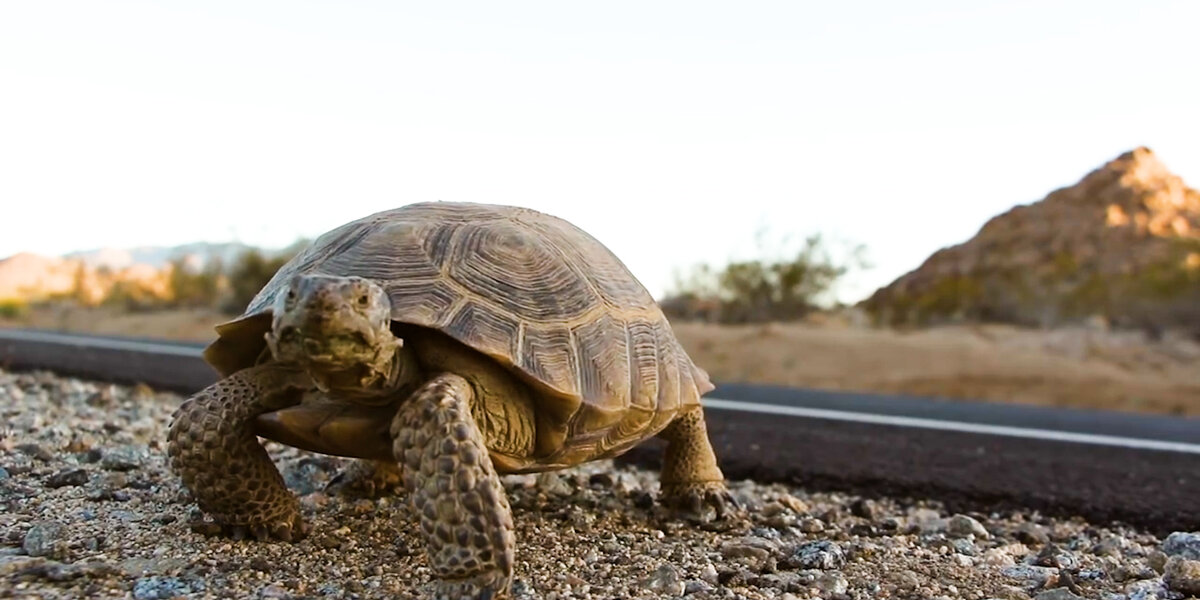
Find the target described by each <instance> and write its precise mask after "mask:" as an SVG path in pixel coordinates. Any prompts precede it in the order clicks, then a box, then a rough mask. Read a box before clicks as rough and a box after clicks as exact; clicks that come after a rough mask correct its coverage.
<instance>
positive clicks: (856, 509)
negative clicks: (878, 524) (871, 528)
mask: <svg viewBox="0 0 1200 600" xmlns="http://www.w3.org/2000/svg"><path fill="white" fill-rule="evenodd" d="M880 512H881V511H880V510H879V504H878V503H877V502H875V501H874V500H870V499H867V498H859V499H858V500H855V501H854V503H853V504H851V505H850V514H852V515H854V516H856V517H862V518H864V519H870V520H872V521H874V520H875V519H877V518H879V515H880Z"/></svg>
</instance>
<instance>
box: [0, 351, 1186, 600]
mask: <svg viewBox="0 0 1200 600" xmlns="http://www.w3.org/2000/svg"><path fill="white" fill-rule="evenodd" d="M180 401H181V397H180V396H178V395H176V394H170V393H158V392H154V391H152V390H149V389H148V388H145V387H144V386H134V387H128V386H116V385H110V384H103V383H93V382H88V381H81V380H76V379H70V378H63V377H57V376H54V375H51V374H48V373H12V372H6V371H4V370H0V417H2V418H3V419H5V423H6V425H5V428H4V429H3V433H2V436H0V468H2V470H0V598H10V597H12V598H46V599H53V600H57V599H67V598H100V599H109V598H112V599H118V598H120V599H127V598H134V599H135V600H141V599H157V598H171V599H172V600H174V599H176V598H187V599H191V598H356V599H364V600H365V599H375V598H401V599H405V600H408V599H415V598H422V597H425V594H426V593H427V592H428V590H429V584H430V581H431V579H432V577H433V575H432V572H431V570H430V568H429V566H428V563H427V562H426V558H425V552H424V546H423V544H422V542H421V540H420V539H419V538H418V537H417V533H416V529H415V528H413V527H412V526H411V523H412V522H413V516H414V515H413V514H412V512H411V510H410V509H409V507H408V505H407V503H406V502H404V499H403V496H402V495H399V494H397V495H391V496H385V497H382V498H378V499H373V500H366V499H363V498H356V497H353V496H352V495H341V494H338V493H336V492H335V491H330V490H326V489H325V486H326V484H328V483H329V481H330V478H331V477H333V475H334V474H336V473H337V472H338V471H339V470H340V469H341V468H342V467H343V466H345V465H346V464H348V463H347V462H346V460H347V459H340V458H337V457H327V456H322V455H318V454H313V453H308V452H304V451H301V450H297V449H294V448H288V447H284V446H282V445H279V444H275V443H270V442H268V443H266V444H265V447H266V449H267V451H268V453H269V454H270V455H271V457H272V459H273V460H274V461H275V462H276V464H277V465H279V467H280V471H281V472H282V473H283V474H284V477H285V482H286V484H287V485H288V487H289V488H291V489H292V491H293V492H295V493H296V494H297V496H299V498H300V506H301V513H302V515H303V517H304V518H305V519H306V520H307V521H308V523H309V524H310V525H311V526H312V532H311V533H310V534H309V536H308V537H306V538H304V539H302V540H300V541H297V542H294V543H290V544H289V543H281V542H270V543H261V542H256V541H253V540H240V541H239V540H232V539H228V538H223V537H206V536H204V535H202V534H199V533H196V532H194V531H192V529H191V528H190V527H189V525H188V523H189V521H190V519H191V517H192V515H193V514H194V512H195V505H194V502H193V500H192V498H191V495H190V494H189V493H188V492H187V490H185V489H183V487H182V486H181V485H180V484H179V482H178V480H177V478H176V477H175V476H174V474H172V473H171V472H170V470H169V468H168V465H167V459H166V456H165V452H164V450H165V445H166V436H165V432H166V427H167V425H168V423H169V421H170V416H171V412H172V411H173V410H174V408H175V407H176V406H178V403H179V402H180ZM504 485H505V489H506V491H507V494H508V497H509V500H510V504H511V505H512V507H513V517H514V524H515V525H516V536H517V542H518V547H517V555H516V559H517V560H516V578H515V580H514V584H513V594H512V597H513V598H514V599H517V600H534V599H536V600H542V599H545V600H587V599H591V598H596V599H601V598H603V599H609V598H623V599H628V600H643V599H651V598H669V597H686V598H692V599H695V600H717V599H720V600H801V599H808V598H828V599H835V598H836V599H852V600H866V599H873V598H904V599H907V598H928V599H937V598H954V599H958V598H964V599H968V600H987V599H991V598H996V599H1005V600H1013V599H1021V600H1029V599H1031V598H1051V599H1053V598H1073V597H1081V598H1089V599H1090V598H1100V599H1104V600H1117V599H1118V598H1119V599H1122V600H1125V599H1129V600H1155V599H1170V600H1177V599H1178V598H1181V597H1183V593H1184V591H1185V590H1192V589H1195V588H1193V587H1191V586H1195V585H1200V583H1197V577H1196V570H1197V566H1196V565H1197V564H1200V563H1197V562H1196V559H1195V557H1196V554H1194V553H1197V552H1200V542H1197V541H1196V540H1197V538H1198V537H1200V535H1198V534H1195V533H1182V532H1181V533H1178V534H1173V535H1172V536H1170V537H1168V538H1167V539H1165V540H1160V539H1156V538H1155V537H1154V536H1152V535H1149V534H1148V533H1146V532H1145V531H1141V530H1137V529H1133V528H1129V527H1126V526H1118V525H1109V524H1101V523H1088V522H1086V521H1082V520H1078V519H1047V518H1045V517H1043V516H1041V515H1039V514H1037V513H1034V512H1032V511H1012V512H1006V513H984V514H981V513H976V512H972V513H971V514H970V515H967V514H961V513H958V512H952V511H948V510H946V508H945V507H944V506H943V505H941V504H939V503H937V502H931V501H926V500H921V499H900V498H880V497H873V498H869V499H868V498H863V497H859V496H856V495H853V494H846V493H840V492H821V491H813V490H810V489H805V488H803V487H799V486H795V485H785V484H762V483H756V482H753V481H731V482H730V488H731V490H730V491H731V493H733V495H734V496H735V497H736V498H738V499H739V501H742V502H743V503H744V505H745V506H747V507H748V508H750V509H752V510H751V511H750V512H749V513H747V514H746V515H745V517H743V518H738V519H735V520H734V521H732V522H730V523H726V524H721V525H720V526H716V525H717V524H711V523H710V524H701V526H695V525H693V524H692V523H689V522H687V521H683V520H679V519H675V518H672V517H670V516H669V515H668V514H667V513H666V512H665V511H664V510H663V509H662V507H661V506H660V505H659V504H658V503H657V502H655V501H654V498H655V497H656V496H657V493H658V490H659V481H658V474H657V473H656V472H654V471H645V470H641V469H636V468H630V467H623V466H622V467H619V466H616V465H614V464H613V463H612V462H611V461H602V462H598V463H592V464H589V465H582V466H580V467H576V468H573V469H567V470H564V471H561V472H557V473H553V474H551V475H546V476H508V477H506V478H504ZM1131 493H1133V492H1131ZM1051 542H1053V543H1051ZM1156 568H1157V569H1159V570H1156ZM1160 571H1161V572H1160ZM1164 573H1165V575H1164ZM1168 582H1169V585H1168ZM1188 593H1190V592H1188Z"/></svg>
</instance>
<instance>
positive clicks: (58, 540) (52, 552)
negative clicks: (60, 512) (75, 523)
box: [21, 521, 67, 557]
mask: <svg viewBox="0 0 1200 600" xmlns="http://www.w3.org/2000/svg"><path fill="white" fill-rule="evenodd" d="M66 531H67V528H66V527H65V526H64V525H63V524H62V523H59V522H57V521H41V522H39V523H37V524H35V525H34V526H33V527H30V528H29V531H28V532H26V534H25V539H24V541H22V542H21V548H22V549H23V550H25V553H26V554H28V555H29V556H51V557H53V556H58V555H60V554H61V553H62V551H63V550H64V549H65V547H66V540H65V539H63V536H64V535H65V534H66Z"/></svg>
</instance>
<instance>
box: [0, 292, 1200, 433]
mask: <svg viewBox="0 0 1200 600" xmlns="http://www.w3.org/2000/svg"><path fill="white" fill-rule="evenodd" d="M225 318H226V317H225V316H224V315H221V314H219V313H216V312H214V311H203V310H197V311H162V312H152V313H142V314H120V313H116V312H113V311H106V310H100V309H94V310H80V309H77V308H75V309H66V308H58V309H52V308H45V307H43V308H35V309H33V310H32V311H31V312H30V313H29V314H28V315H26V317H25V318H23V319H22V320H21V321H19V322H15V321H8V322H4V321H0V326H6V325H7V326H14V325H16V326H32V327H44V328H50V329H58V330H65V331H77V332H90V333H99V334H109V335H130V336H140V337H163V338H171V339H182V340H196V341H209V340H211V339H212V338H213V336H214V333H213V329H212V327H213V325H215V324H216V323H218V322H220V321H222V320H224V319H225ZM675 330H676V333H677V334H678V335H679V338H680V340H681V341H682V342H683V345H684V346H685V347H686V348H687V350H688V352H689V353H691V355H692V357H693V358H694V359H695V360H696V362H697V363H699V364H700V365H701V366H703V367H704V368H705V369H707V370H708V371H709V373H710V374H711V375H712V376H713V378H714V379H716V380H718V381H727V382H733V381H739V382H755V383H772V384H779V385H791V386H801V387H813V388H825V389H836V390H853V391H863V392H894V393H906V394H917V395H929V396H940V397H944V398H952V399H963V400H990V401H1001V402H1020V403H1032V404H1043V405H1056V406H1071V407H1078V408H1105V409H1116V410H1124V411H1136V412H1152V413H1160V414H1176V415H1200V345H1198V344H1196V343H1195V342H1191V341H1185V340H1165V341H1157V342H1149V341H1146V340H1144V339H1141V338H1140V337H1139V336H1136V335H1133V334H1118V333H1108V332H1100V331H1089V330H1085V329H1073V330H1056V331H1049V332H1043V331H1031V330H1023V329H1016V328H1011V327H1003V326H963V327H943V328H936V329H926V330H919V331H913V332H900V331H893V330H877V329H868V328H856V327H849V326H845V325H843V324H839V323H836V322H827V323H822V324H772V325H767V326H745V327H728V326H717V325H707V324H696V323H680V324H677V325H676V326H675Z"/></svg>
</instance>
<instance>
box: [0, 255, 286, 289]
mask: <svg viewBox="0 0 1200 600" xmlns="http://www.w3.org/2000/svg"><path fill="white" fill-rule="evenodd" d="M304 243H306V242H305V241H304V240H301V241H299V242H296V243H295V244H293V245H291V246H288V247H287V248H267V249H264V248H257V247H254V246H249V245H246V244H242V243H238V242H228V243H209V242H195V243H191V244H183V245H180V246H171V247H160V246H141V247H136V248H99V249H94V250H81V251H76V252H71V253H69V254H65V255H63V256H42V255H38V254H32V253H27V252H26V253H20V254H15V255H13V256H10V257H7V258H3V259H0V300H8V299H18V300H27V301H31V300H40V299H45V298H47V297H52V296H61V295H67V294H79V295H80V296H81V297H82V298H84V299H89V300H90V301H96V300H98V299H99V298H102V297H103V296H104V295H105V294H107V293H108V291H109V290H110V289H112V286H113V285H116V284H118V283H124V284H126V285H127V286H129V285H132V286H134V287H136V288H138V289H140V290H142V291H143V292H144V293H146V294H150V295H153V296H159V297H162V296H164V295H165V294H167V278H168V274H169V269H168V266H169V265H170V263H171V261H174V260H176V259H180V258H182V259H183V260H184V263H185V264H186V265H187V266H188V267H190V268H192V269H202V268H204V267H205V266H207V265H208V264H210V263H211V262H212V261H213V260H220V261H221V264H222V265H224V266H226V267H228V266H230V265H232V264H234V263H236V261H237V259H238V258H239V257H240V256H241V255H242V254H243V253H244V252H246V251H248V250H257V251H259V252H260V253H262V254H263V255H264V256H265V257H267V258H274V257H276V256H279V255H284V254H291V253H294V252H295V251H296V250H297V249H298V247H299V246H300V245H303V244H304Z"/></svg>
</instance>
